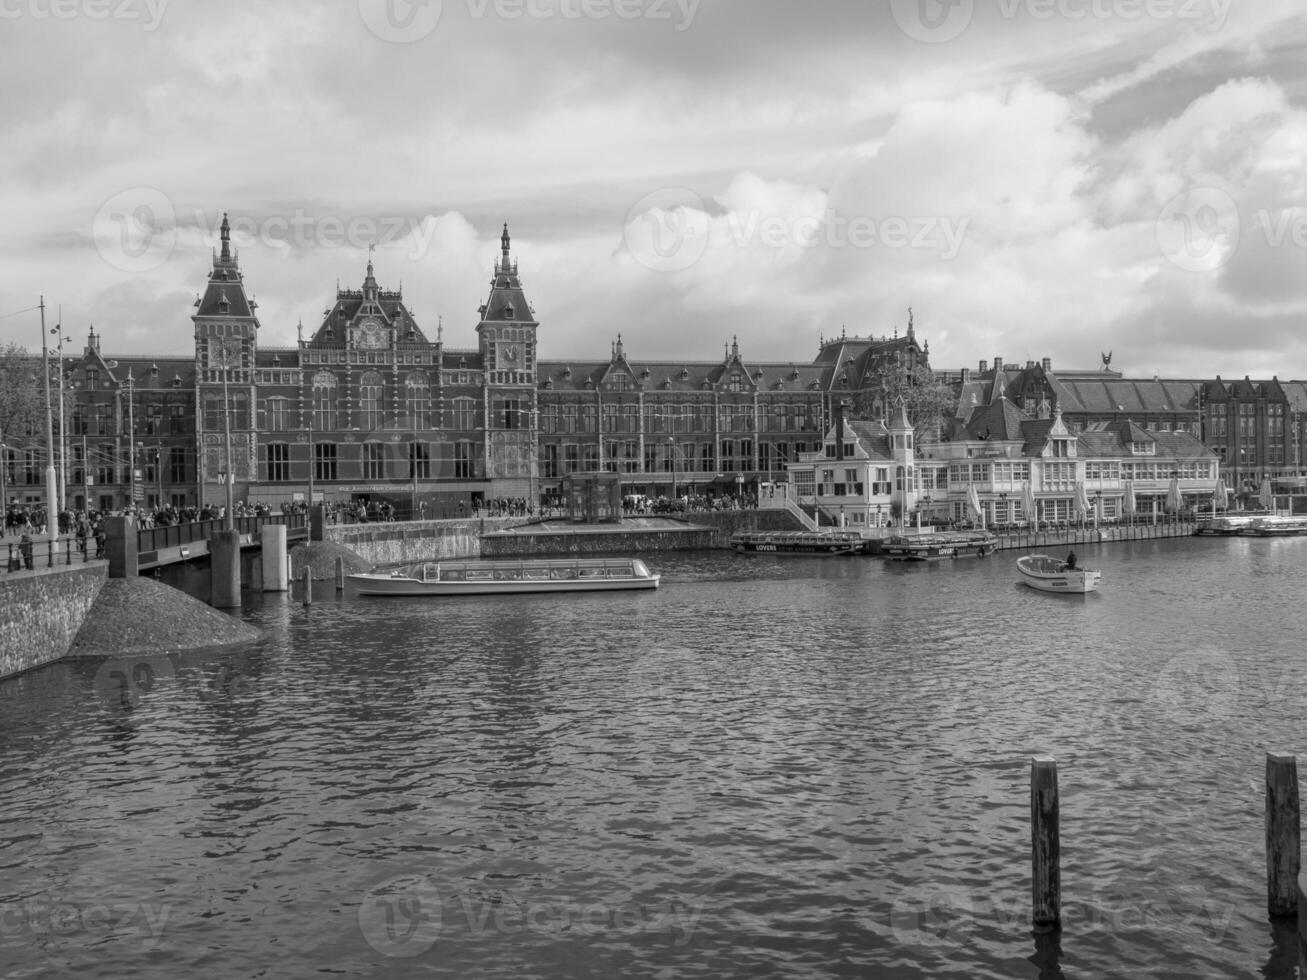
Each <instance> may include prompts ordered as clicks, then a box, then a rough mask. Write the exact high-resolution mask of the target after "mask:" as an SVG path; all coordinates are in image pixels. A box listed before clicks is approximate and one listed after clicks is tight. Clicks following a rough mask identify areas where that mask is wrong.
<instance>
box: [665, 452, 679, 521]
mask: <svg viewBox="0 0 1307 980" xmlns="http://www.w3.org/2000/svg"><path fill="white" fill-rule="evenodd" d="M667 453H668V455H669V456H671V457H672V493H671V497H672V501H671V503H672V510H675V509H676V500H677V497H676V439H675V437H674V436H668V437H667Z"/></svg>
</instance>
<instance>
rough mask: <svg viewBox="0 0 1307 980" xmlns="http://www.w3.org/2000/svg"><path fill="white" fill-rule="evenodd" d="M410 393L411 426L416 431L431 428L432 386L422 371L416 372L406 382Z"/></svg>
mask: <svg viewBox="0 0 1307 980" xmlns="http://www.w3.org/2000/svg"><path fill="white" fill-rule="evenodd" d="M404 384H405V389H406V390H407V392H408V417H409V425H410V427H412V428H414V429H429V428H431V385H430V383H429V382H428V381H427V376H426V374H424V373H423V372H421V371H414V372H413V373H412V374H410V375H409V376H408V378H407V379H406V380H405V383H404Z"/></svg>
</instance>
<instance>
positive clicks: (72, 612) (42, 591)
mask: <svg viewBox="0 0 1307 980" xmlns="http://www.w3.org/2000/svg"><path fill="white" fill-rule="evenodd" d="M108 575H109V566H108V565H107V564H105V563H103V562H100V563H96V564H93V565H83V566H80V567H79V566H76V565H74V566H71V567H64V568H58V567H55V568H50V569H43V570H38V571H34V572H19V573H14V574H10V575H6V576H5V577H4V578H0V678H2V677H10V676H12V675H14V674H21V673H22V672H23V671H26V670H31V669H33V668H34V667H42V666H44V665H45V664H50V663H54V662H55V661H56V660H60V659H62V658H63V657H64V655H65V654H67V652H68V650H69V648H70V647H71V646H72V643H73V639H74V638H75V637H76V636H77V633H78V631H79V630H81V628H82V624H83V623H84V622H85V621H86V617H87V615H88V613H90V611H91V606H92V605H94V604H95V600H96V598H97V597H98V596H99V595H100V590H101V589H102V588H103V587H104V583H105V582H106V581H107V580H108Z"/></svg>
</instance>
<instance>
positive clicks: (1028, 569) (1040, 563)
mask: <svg viewBox="0 0 1307 980" xmlns="http://www.w3.org/2000/svg"><path fill="white" fill-rule="evenodd" d="M1017 571H1019V572H1020V573H1021V577H1022V579H1023V580H1024V581H1025V583H1026V585H1028V586H1030V587H1031V588H1032V589H1039V590H1040V591H1041V592H1070V593H1074V594H1077V595H1079V594H1082V593H1085V592H1094V591H1096V590H1097V589H1098V583H1099V580H1101V579H1102V577H1103V573H1102V572H1100V571H1098V570H1097V569H1093V568H1081V567H1080V566H1079V565H1077V566H1076V567H1075V568H1070V567H1068V566H1067V563H1066V562H1064V561H1063V560H1062V559H1060V558H1054V557H1052V556H1051V555H1023V556H1022V557H1020V558H1018V559H1017Z"/></svg>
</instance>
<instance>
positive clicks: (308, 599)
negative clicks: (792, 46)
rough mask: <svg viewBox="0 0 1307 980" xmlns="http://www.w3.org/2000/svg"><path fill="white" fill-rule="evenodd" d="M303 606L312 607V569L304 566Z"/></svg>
mask: <svg viewBox="0 0 1307 980" xmlns="http://www.w3.org/2000/svg"><path fill="white" fill-rule="evenodd" d="M304 605H306V606H311V605H313V569H312V568H310V567H309V566H308V565H305V566H304Z"/></svg>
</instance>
